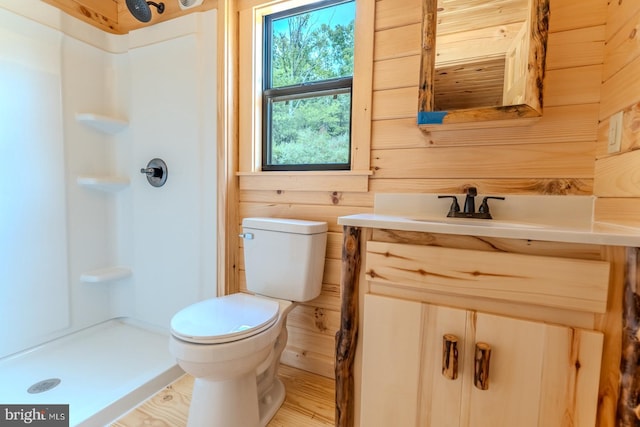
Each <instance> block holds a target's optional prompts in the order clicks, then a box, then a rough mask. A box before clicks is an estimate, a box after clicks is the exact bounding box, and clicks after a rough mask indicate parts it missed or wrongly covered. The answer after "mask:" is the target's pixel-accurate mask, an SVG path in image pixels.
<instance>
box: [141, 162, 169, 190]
mask: <svg viewBox="0 0 640 427" xmlns="http://www.w3.org/2000/svg"><path fill="white" fill-rule="evenodd" d="M140 173H143V174H145V175H147V181H149V184H151V185H153V186H154V187H162V186H163V185H164V183H165V182H167V174H168V173H169V172H168V169H167V164H166V163H165V162H164V160H162V159H151V161H149V163H148V164H147V167H146V168H142V169H140Z"/></svg>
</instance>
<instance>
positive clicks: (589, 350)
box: [336, 194, 640, 427]
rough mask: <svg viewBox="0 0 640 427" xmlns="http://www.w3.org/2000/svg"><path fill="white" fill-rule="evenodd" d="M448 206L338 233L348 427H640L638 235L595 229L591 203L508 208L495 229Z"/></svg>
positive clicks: (412, 210) (390, 200) (421, 206)
mask: <svg viewBox="0 0 640 427" xmlns="http://www.w3.org/2000/svg"><path fill="white" fill-rule="evenodd" d="M448 203H449V202H448V201H440V200H438V199H437V197H436V196H432V195H390V194H389V195H379V196H376V201H375V207H374V214H362V215H351V216H346V217H341V218H339V220H338V222H339V224H342V225H343V226H344V247H343V271H342V298H343V305H342V318H341V329H340V331H339V332H338V335H337V346H336V348H337V356H336V357H337V359H336V399H337V402H336V405H337V409H336V425H339V426H351V425H356V426H357V425H359V426H367V427H375V426H389V425H397V426H415V425H420V426H444V425H451V426H468V425H474V426H498V425H517V426H520V427H527V426H540V425H544V426H614V425H616V426H627V425H629V426H631V425H636V424H635V423H636V420H635V418H634V417H635V415H634V413H633V411H632V410H631V409H625V408H626V406H625V405H627V403H626V402H627V400H628V399H629V397H630V396H632V395H633V394H634V393H635V392H636V389H637V388H638V385H637V384H636V380H635V375H636V373H635V370H634V368H635V366H636V360H637V358H638V354H637V352H636V351H635V347H634V343H627V342H626V340H625V339H624V338H623V337H624V335H625V334H624V333H623V331H624V330H625V328H629V329H628V330H627V333H629V334H634V333H635V332H636V331H635V330H633V329H632V328H633V327H634V326H633V324H635V323H637V320H636V319H637V317H638V313H635V305H634V304H633V302H632V303H631V304H628V302H629V301H633V294H634V293H635V289H636V270H637V266H638V249H637V248H638V247H640V230H635V229H628V228H619V227H614V226H608V225H604V224H594V223H592V222H591V207H592V203H593V199H592V198H590V197H584V196H562V197H558V196H549V197H548V196H507V200H505V202H504V203H502V202H500V203H495V207H493V206H492V209H493V212H494V218H495V220H490V221H483V220H480V221H477V220H463V221H455V220H453V219H452V220H448V219H446V212H447V206H448ZM474 221H476V222H474ZM625 292H627V293H628V295H627V297H626V299H625V295H624V294H625ZM623 312H624V315H623ZM627 347H629V348H630V351H623V348H627ZM621 361H622V363H621ZM621 366H622V368H621ZM621 369H622V370H623V372H621ZM620 378H622V387H620ZM619 404H620V406H621V410H620V412H619V415H616V412H617V407H618V405H619ZM630 405H632V406H635V403H632V404H630ZM616 417H618V418H616Z"/></svg>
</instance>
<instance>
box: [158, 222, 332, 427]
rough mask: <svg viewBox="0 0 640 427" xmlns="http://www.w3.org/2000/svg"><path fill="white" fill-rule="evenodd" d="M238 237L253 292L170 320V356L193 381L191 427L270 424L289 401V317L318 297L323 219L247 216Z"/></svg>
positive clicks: (209, 301)
mask: <svg viewBox="0 0 640 427" xmlns="http://www.w3.org/2000/svg"><path fill="white" fill-rule="evenodd" d="M240 237H241V238H242V239H243V241H244V242H243V244H244V263H245V274H246V286H247V290H248V291H250V292H252V293H253V295H250V294H245V293H237V294H231V295H225V296H222V297H217V298H211V299H207V300H204V301H200V302H197V303H195V304H193V305H190V306H188V307H186V308H184V309H182V310H180V311H179V312H178V313H176V314H175V315H174V316H173V318H172V319H171V337H170V341H169V349H170V351H171V354H172V355H173V356H174V357H175V358H176V360H177V361H178V365H180V367H181V368H182V369H183V370H184V371H185V372H187V373H188V374H190V375H192V376H193V377H194V378H195V381H194V385H193V394H192V398H191V406H190V408H189V420H188V424H187V426H188V427H208V426H211V427H258V426H260V427H263V426H266V425H267V423H268V422H269V420H270V419H271V418H272V417H273V416H274V415H275V413H276V411H277V410H278V408H279V407H280V405H282V402H283V401H284V396H285V390H284V385H283V384H282V382H281V381H280V380H279V379H278V378H277V373H278V365H279V363H280V355H281V354H282V351H283V350H284V347H285V345H286V343H287V328H286V320H287V315H288V313H289V312H290V311H291V309H292V308H293V307H294V306H295V304H296V303H297V302H304V301H309V300H311V299H313V298H316V297H317V296H318V295H320V290H321V287H322V275H323V272H324V259H325V249H326V242H327V224H326V223H325V222H317V221H304V220H296V219H282V218H245V219H244V220H243V221H242V234H240Z"/></svg>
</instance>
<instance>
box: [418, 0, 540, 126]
mask: <svg viewBox="0 0 640 427" xmlns="http://www.w3.org/2000/svg"><path fill="white" fill-rule="evenodd" d="M422 8H423V17H422V60H421V64H420V87H419V100H418V126H419V127H420V128H421V129H423V130H427V131H433V130H445V129H451V128H474V127H489V126H492V127H494V126H501V125H503V126H515V125H522V124H528V123H530V122H531V120H532V119H535V118H538V117H540V116H541V115H542V104H543V103H542V93H543V80H544V71H545V57H546V49H547V37H548V32H549V0H494V1H490V2H488V1H486V0H423V3H422ZM516 119H517V120H516ZM526 119H530V120H526ZM487 122H491V123H487Z"/></svg>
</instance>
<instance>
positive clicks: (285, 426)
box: [111, 365, 335, 427]
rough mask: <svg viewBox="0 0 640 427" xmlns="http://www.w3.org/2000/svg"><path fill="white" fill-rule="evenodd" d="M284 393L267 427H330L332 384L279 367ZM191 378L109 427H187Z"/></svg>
mask: <svg viewBox="0 0 640 427" xmlns="http://www.w3.org/2000/svg"><path fill="white" fill-rule="evenodd" d="M279 376H280V379H281V380H282V382H283V383H284V386H285V388H286V390H287V395H286V397H285V400H284V403H283V404H282V407H280V410H279V411H278V412H277V413H276V415H275V416H274V417H273V419H272V420H271V422H270V423H269V424H268V427H318V426H333V425H334V416H335V403H334V400H335V396H334V385H335V384H334V381H333V380H332V379H329V378H326V377H322V376H319V375H315V374H311V373H309V372H306V371H301V370H299V369H295V368H291V367H289V366H286V365H281V366H280V373H279ZM192 386H193V377H191V376H190V375H184V376H182V377H180V378H179V379H178V380H177V381H175V382H174V383H173V384H170V385H169V386H167V387H166V388H165V389H163V390H161V391H160V392H158V393H157V394H155V395H154V396H152V397H151V398H149V399H148V400H147V401H145V402H143V403H142V404H141V405H140V406H138V407H137V408H136V409H134V410H133V411H131V412H129V413H128V414H126V415H124V416H123V417H122V418H120V419H119V420H118V421H116V422H115V423H113V424H111V427H184V426H186V424H187V414H188V412H189V401H190V400H191V389H192Z"/></svg>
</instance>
